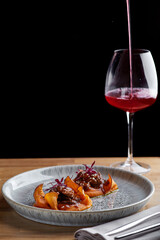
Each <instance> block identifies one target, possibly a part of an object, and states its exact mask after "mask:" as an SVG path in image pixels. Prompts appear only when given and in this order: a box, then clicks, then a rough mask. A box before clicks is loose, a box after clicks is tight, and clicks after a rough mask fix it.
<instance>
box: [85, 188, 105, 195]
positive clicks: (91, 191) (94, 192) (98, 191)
mask: <svg viewBox="0 0 160 240" xmlns="http://www.w3.org/2000/svg"><path fill="white" fill-rule="evenodd" d="M85 194H87V195H88V196H89V197H97V196H100V195H103V194H104V193H103V192H102V190H101V189H100V188H92V187H90V188H89V189H88V190H86V191H85Z"/></svg>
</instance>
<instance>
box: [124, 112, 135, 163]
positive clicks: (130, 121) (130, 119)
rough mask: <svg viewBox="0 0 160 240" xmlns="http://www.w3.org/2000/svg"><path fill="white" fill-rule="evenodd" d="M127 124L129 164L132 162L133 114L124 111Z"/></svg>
mask: <svg viewBox="0 0 160 240" xmlns="http://www.w3.org/2000/svg"><path fill="white" fill-rule="evenodd" d="M126 114H127V124H128V158H127V162H126V163H128V164H129V165H130V164H132V163H133V116H134V113H130V112H126Z"/></svg>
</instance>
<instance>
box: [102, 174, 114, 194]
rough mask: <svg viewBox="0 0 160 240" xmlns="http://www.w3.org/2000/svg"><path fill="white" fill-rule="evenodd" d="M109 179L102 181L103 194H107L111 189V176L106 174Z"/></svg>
mask: <svg viewBox="0 0 160 240" xmlns="http://www.w3.org/2000/svg"><path fill="white" fill-rule="evenodd" d="M108 176H109V178H108V180H107V181H104V184H103V189H104V193H107V192H109V191H110V190H111V187H112V178H111V175H110V174H108Z"/></svg>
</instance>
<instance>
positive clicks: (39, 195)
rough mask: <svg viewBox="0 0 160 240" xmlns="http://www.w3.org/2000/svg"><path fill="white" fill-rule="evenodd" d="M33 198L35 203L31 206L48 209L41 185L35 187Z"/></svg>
mask: <svg viewBox="0 0 160 240" xmlns="http://www.w3.org/2000/svg"><path fill="white" fill-rule="evenodd" d="M33 196H34V199H35V201H36V202H35V203H34V205H33V206H35V207H40V208H48V209H49V208H50V206H49V205H48V203H47V201H46V200H45V198H44V196H45V193H44V192H43V184H40V185H38V186H37V187H36V189H35V191H34V194H33Z"/></svg>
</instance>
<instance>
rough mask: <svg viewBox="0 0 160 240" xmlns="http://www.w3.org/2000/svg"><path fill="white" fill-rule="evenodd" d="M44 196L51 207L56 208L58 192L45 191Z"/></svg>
mask: <svg viewBox="0 0 160 240" xmlns="http://www.w3.org/2000/svg"><path fill="white" fill-rule="evenodd" d="M44 198H45V200H46V202H47V203H48V204H49V206H50V207H51V208H52V209H54V210H58V207H57V199H58V193H57V192H49V193H46V195H45V197H44Z"/></svg>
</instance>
